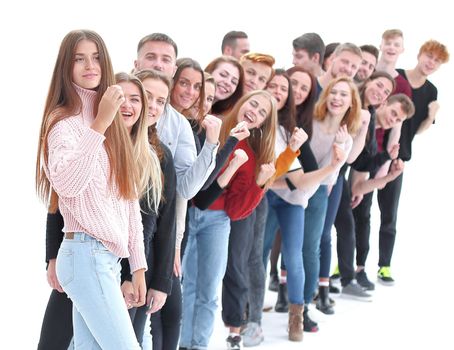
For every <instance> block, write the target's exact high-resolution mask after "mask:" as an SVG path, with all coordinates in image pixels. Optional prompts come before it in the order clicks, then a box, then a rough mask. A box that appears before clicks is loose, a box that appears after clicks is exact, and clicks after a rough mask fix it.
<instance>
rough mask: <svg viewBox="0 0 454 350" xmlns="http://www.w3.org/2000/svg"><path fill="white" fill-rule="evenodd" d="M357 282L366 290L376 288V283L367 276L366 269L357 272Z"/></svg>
mask: <svg viewBox="0 0 454 350" xmlns="http://www.w3.org/2000/svg"><path fill="white" fill-rule="evenodd" d="M355 278H356V282H358V284H359V285H360V286H361V287H363V288H364V289H365V290H375V284H373V283H372V282H371V281H369V279H368V278H367V274H366V271H364V270H361V271H359V272H357V273H356V276H355Z"/></svg>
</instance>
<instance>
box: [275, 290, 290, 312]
mask: <svg viewBox="0 0 454 350" xmlns="http://www.w3.org/2000/svg"><path fill="white" fill-rule="evenodd" d="M274 311H276V312H282V313H284V312H288V296H287V283H280V284H279V290H278V292H277V301H276V305H275V306H274Z"/></svg>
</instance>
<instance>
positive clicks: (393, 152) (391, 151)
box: [388, 143, 400, 159]
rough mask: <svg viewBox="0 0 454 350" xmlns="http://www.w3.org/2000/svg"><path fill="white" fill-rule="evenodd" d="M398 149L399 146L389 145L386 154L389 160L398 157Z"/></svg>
mask: <svg viewBox="0 0 454 350" xmlns="http://www.w3.org/2000/svg"><path fill="white" fill-rule="evenodd" d="M399 149H400V144H398V143H396V144H394V145H391V147H390V148H388V154H389V157H390V158H391V159H396V158H397V157H398V156H399Z"/></svg>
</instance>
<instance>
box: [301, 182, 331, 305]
mask: <svg viewBox="0 0 454 350" xmlns="http://www.w3.org/2000/svg"><path fill="white" fill-rule="evenodd" d="M327 207H328V189H327V187H326V185H321V186H320V187H319V188H318V190H317V191H316V192H315V193H314V195H313V196H312V197H311V198H310V199H309V204H308V206H307V208H306V210H305V221H304V244H303V262H304V271H305V273H306V283H305V284H304V301H305V304H310V303H311V302H312V299H313V297H314V292H315V290H316V288H317V284H318V275H319V271H320V239H321V237H322V231H323V225H324V223H325V216H326V209H327Z"/></svg>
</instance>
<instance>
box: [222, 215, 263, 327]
mask: <svg viewBox="0 0 454 350" xmlns="http://www.w3.org/2000/svg"><path fill="white" fill-rule="evenodd" d="M254 223H255V211H253V212H252V214H251V215H249V216H248V217H247V218H245V219H243V220H238V221H232V222H231V224H230V225H231V226H230V237H229V252H228V260H227V270H226V272H225V275H224V279H223V281H222V320H223V321H224V323H225V325H226V326H230V327H241V325H242V324H243V319H244V311H245V309H246V304H247V300H248V281H249V276H248V273H249V270H248V260H249V256H250V254H251V249H252V242H253V239H254Z"/></svg>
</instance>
